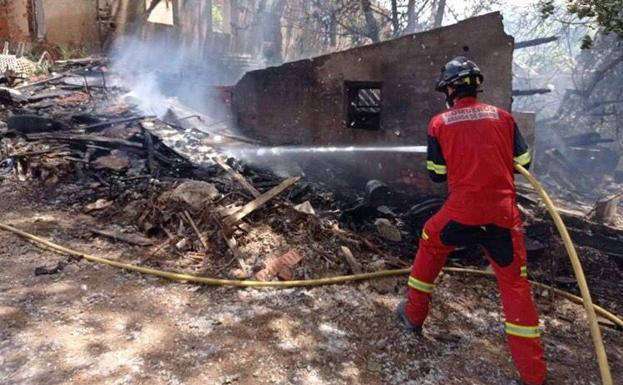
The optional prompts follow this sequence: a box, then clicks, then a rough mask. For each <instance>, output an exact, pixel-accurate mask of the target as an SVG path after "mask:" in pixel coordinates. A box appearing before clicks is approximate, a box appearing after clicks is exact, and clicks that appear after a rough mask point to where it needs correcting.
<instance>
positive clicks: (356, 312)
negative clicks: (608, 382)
mask: <svg viewBox="0 0 623 385" xmlns="http://www.w3.org/2000/svg"><path fill="white" fill-rule="evenodd" d="M27 186H28V184H20V183H19V182H15V181H8V180H7V181H4V182H0V197H1V198H0V222H2V223H7V224H11V225H14V226H16V227H18V228H20V229H24V230H26V231H29V232H32V233H34V234H37V235H40V236H43V237H46V238H50V239H52V240H53V241H55V242H57V243H61V244H64V245H66V246H69V247H71V248H74V249H78V250H82V251H86V252H90V253H93V254H97V255H101V256H105V257H108V258H112V259H121V260H125V261H131V262H133V261H138V260H140V258H141V253H142V250H141V248H140V247H130V246H127V245H125V244H122V243H114V242H112V241H108V240H106V239H103V238H93V237H84V236H83V235H82V234H81V233H80V232H79V231H76V229H79V228H81V227H83V226H86V225H88V224H92V223H94V222H95V221H105V220H106V219H105V218H99V219H95V218H92V217H89V216H86V215H84V214H79V213H76V212H74V211H72V209H71V208H67V207H63V205H56V204H54V199H52V200H51V201H50V200H48V203H42V202H43V201H42V200H40V199H38V196H37V191H34V192H33V191H31V190H29V187H27ZM47 193H48V194H49V191H48V192H47ZM58 262H68V264H67V265H66V266H65V267H64V269H63V270H62V271H61V272H59V273H57V274H52V275H39V276H35V274H34V270H35V268H37V267H40V266H54V265H56V264H57V263H58ZM404 281H405V279H403V278H396V279H386V280H384V281H379V282H368V283H362V284H350V285H340V286H330V287H320V288H313V289H286V290H272V289H271V290H255V289H245V290H240V289H232V288H223V287H201V286H196V285H190V284H185V283H174V282H169V281H166V280H163V279H159V278H153V277H146V276H141V275H138V274H136V273H128V272H125V271H122V270H117V269H113V268H110V267H106V266H99V265H96V264H93V263H89V262H86V261H79V260H75V259H69V258H68V257H67V256H63V255H59V254H56V253H53V252H50V251H46V250H42V249H40V248H38V247H36V246H34V245H33V244H31V243H29V242H27V241H25V240H22V239H20V238H18V237H16V236H15V235H12V234H9V233H6V232H0V325H1V328H0V383H1V384H45V385H52V384H241V385H243V384H244V385H246V384H306V385H307V384H309V385H316V384H317V385H320V384H370V385H372V384H409V385H425V384H429V385H436V384H444V385H455V384H456V385H459V384H461V385H466V384H473V385H485V384H497V385H516V384H518V382H517V376H516V373H515V370H514V368H513V365H512V363H511V361H510V357H509V353H508V350H507V348H506V344H505V338H504V334H503V331H502V326H501V325H502V322H503V316H502V314H501V312H500V306H499V299H498V297H497V290H496V288H495V284H494V282H492V281H490V280H488V279H486V278H476V277H470V276H460V275H455V276H450V275H444V276H442V277H441V278H440V281H439V283H438V285H437V287H436V289H435V300H434V305H433V310H432V313H431V316H430V318H429V320H428V321H427V324H426V328H425V332H424V337H422V338H419V339H418V338H415V337H413V336H412V335H410V334H408V333H406V332H404V331H402V330H401V329H400V328H399V327H398V325H397V322H396V320H395V316H394V308H395V307H396V305H397V303H398V302H399V301H400V300H401V298H402V297H403V295H404V289H405V285H404V283H405V282H404ZM536 298H537V303H538V306H539V310H540V313H541V315H542V326H543V329H544V343H545V346H546V352H547V357H548V361H549V379H550V380H549V382H548V384H549V385H571V384H577V385H587V384H599V383H600V381H599V375H598V369H597V364H596V360H595V356H594V352H593V349H592V344H591V339H590V336H589V332H588V328H587V326H586V322H585V318H584V317H583V315H582V308H581V307H580V306H577V305H574V304H571V303H570V302H568V301H566V300H563V299H552V298H551V296H544V295H543V293H536ZM602 330H603V335H604V340H605V343H606V347H607V351H608V355H609V359H610V364H611V368H612V372H613V377H614V379H615V384H623V380H622V378H623V332H622V331H621V330H615V329H613V328H610V327H604V328H603V329H602Z"/></svg>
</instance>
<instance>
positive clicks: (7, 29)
mask: <svg viewBox="0 0 623 385" xmlns="http://www.w3.org/2000/svg"><path fill="white" fill-rule="evenodd" d="M29 2H30V0H0V39H1V40H3V41H10V42H21V41H24V42H25V41H28V40H30V27H29V24H28V20H29V18H28V15H29V10H28V8H29V7H28V5H29Z"/></svg>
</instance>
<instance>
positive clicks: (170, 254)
mask: <svg viewBox="0 0 623 385" xmlns="http://www.w3.org/2000/svg"><path fill="white" fill-rule="evenodd" d="M75 65H78V64H65V69H64V70H65V71H70V72H76V71H77V72H80V71H81V70H80V69H77V68H75V67H74V66H75ZM84 65H85V64H79V66H80V68H82V66H84ZM87 65H88V66H94V68H101V67H102V66H103V65H104V64H103V63H102V62H101V61H95V62H89V64H87ZM106 76H107V82H106V86H104V82H103V81H102V82H101V83H99V85H97V84H98V83H97V82H95V81H94V79H89V81H88V83H89V85H88V86H86V85H84V84H82V85H81V86H78V85H77V80H76V81H75V82H74V80H71V82H74V83H76V84H74V85H69V84H67V83H66V82H65V79H67V78H71V76H69V75H64V74H63V73H57V74H56V75H52V76H51V77H50V79H48V81H45V79H38V80H37V81H34V82H32V83H31V84H30V86H28V87H27V88H20V93H22V94H23V95H25V97H26V98H27V99H26V100H23V101H20V102H16V101H11V104H10V105H6V108H5V109H4V110H1V111H0V120H1V121H4V122H10V124H7V125H6V129H5V130H4V131H3V132H4V133H3V136H2V147H1V148H0V155H1V159H0V161H1V163H0V167H1V168H0V178H1V179H0V181H1V180H5V181H7V182H16V181H17V180H19V181H33V182H35V181H37V182H38V181H42V182H45V186H43V187H41V188H43V190H42V191H43V192H42V193H41V194H42V195H41V199H42V200H44V201H46V202H48V203H49V204H54V205H55V207H59V208H60V209H61V210H63V211H64V212H67V213H69V214H68V215H84V214H88V215H86V216H88V217H89V218H92V219H93V220H95V221H96V223H95V224H93V223H91V224H88V225H86V224H85V225H83V226H81V227H80V228H75V229H69V230H71V231H72V232H74V233H75V234H76V236H77V237H79V238H80V239H81V240H82V241H83V242H85V244H86V245H94V247H95V246H96V247H99V245H101V244H108V243H110V244H112V245H113V246H114V249H115V250H124V248H130V249H129V250H131V251H128V249H125V252H124V253H121V252H119V253H118V254H115V257H117V258H120V259H123V260H126V259H130V260H132V262H133V263H136V264H139V265H143V266H149V267H154V268H158V269H162V270H171V271H179V272H185V273H191V274H198V275H204V276H211V277H220V278H230V279H245V280H247V279H257V280H299V279H313V278H321V277H327V276H334V275H345V274H353V273H355V274H357V273H365V272H372V271H380V270H384V269H392V268H404V267H407V266H409V264H410V263H411V260H412V257H413V255H414V253H415V251H416V248H417V244H418V239H419V234H420V232H421V230H422V227H423V225H424V223H425V221H426V220H427V219H428V218H429V217H430V216H431V215H432V214H433V213H434V212H436V211H437V210H438V209H439V207H440V206H441V204H442V203H443V199H442V198H440V197H432V196H422V195H415V194H405V193H403V192H400V191H393V190H390V189H389V187H388V186H386V185H385V184H383V183H382V182H380V181H374V182H373V183H369V184H368V186H367V191H357V190H349V189H346V188H344V189H340V190H339V191H338V190H335V189H331V188H328V187H325V186H324V185H323V184H322V183H320V182H318V181H314V180H311V179H309V178H307V177H305V176H303V177H301V176H294V177H284V176H278V175H275V174H274V173H273V172H271V171H269V170H265V169H260V168H257V167H253V166H250V165H248V164H245V163H244V162H241V161H240V160H237V159H232V158H228V157H227V156H225V155H223V154H221V153H220V151H219V147H218V145H217V144H216V143H215V142H216V140H215V137H216V136H217V135H220V131H219V133H216V134H215V133H210V132H207V133H206V132H202V131H198V130H195V129H193V125H192V124H189V123H188V122H186V127H185V128H180V127H179V126H178V125H177V124H176V123H175V122H173V121H171V122H168V123H167V122H164V121H162V120H161V119H159V118H157V117H152V116H145V113H144V112H143V111H140V110H139V109H138V108H137V107H136V106H133V105H132V104H131V103H128V102H127V101H120V97H121V95H123V94H124V90H123V88H122V87H121V86H120V85H115V84H116V83H115V82H114V81H113V74H110V73H108V75H106ZM91 81H93V82H92V83H91ZM94 84H96V85H97V86H95V85H94ZM62 87H69V88H67V89H64V91H68V92H70V93H71V94H66V93H58V94H55V93H54V92H55V91H54V90H50V89H51V88H52V89H53V88H62ZM72 87H73V88H72ZM86 88H88V92H87V89H86ZM48 91H52V92H48ZM39 94H43V95H45V96H46V97H45V98H44V99H41V98H39V97H38V95H39ZM35 123H38V124H35ZM0 126H2V125H0ZM230 136H231V137H235V135H230ZM230 140H234V139H230ZM11 179H14V180H16V181H11ZM16 183H17V182H16ZM570 183H575V181H571V182H570ZM34 184H35V183H32V185H34ZM23 185H24V186H28V185H29V184H27V183H23ZM46 188H47V189H51V190H52V191H53V194H50V193H49V192H48V191H49V190H46ZM519 191H520V195H519V199H518V200H519V203H520V205H521V209H522V213H523V215H524V217H525V222H526V223H525V229H526V235H527V242H528V245H529V260H528V263H529V272H530V275H531V278H534V279H536V280H538V281H542V282H544V283H548V284H553V285H554V286H556V287H560V288H563V289H566V290H570V291H577V288H576V286H575V281H574V279H573V272H572V271H571V268H570V266H569V264H568V262H567V257H566V255H565V254H564V252H563V251H562V250H563V249H562V247H561V245H560V241H559V240H558V237H557V236H556V235H555V234H554V233H553V231H552V229H553V226H552V224H551V221H550V219H549V218H548V217H547V216H546V214H545V212H544V210H543V209H542V207H541V206H540V203H539V201H538V199H537V198H536V196H535V194H534V193H532V192H530V191H529V190H527V189H524V188H522V186H521V185H520V186H519ZM572 194H576V192H573V193H572ZM590 207H591V206H590V205H588V206H587V209H586V210H584V211H582V210H580V211H578V210H575V211H574V210H571V209H567V210H563V217H564V219H565V222H566V223H567V224H568V225H569V231H570V233H571V235H572V237H573V239H574V241H575V242H576V243H577V244H578V246H579V248H580V254H581V255H582V257H583V263H584V264H585V270H586V271H587V273H588V277H589V279H590V281H591V291H592V293H593V294H594V297H595V302H596V303H599V304H600V305H602V306H605V307H607V308H609V309H611V310H613V311H614V312H615V313H621V311H622V310H623V302H621V299H620V295H619V293H620V290H621V287H620V283H619V282H620V276H621V269H622V266H623V253H621V248H620V245H621V244H623V230H622V229H621V228H619V227H617V226H616V225H611V224H607V223H606V222H607V221H606V220H605V219H603V218H600V217H599V216H595V217H592V219H591V218H589V216H587V214H586V213H587V212H588V211H589V210H590ZM575 208H576V209H577V207H575ZM595 211H596V212H597V210H595ZM606 211H607V210H606ZM612 215H613V216H614V217H617V216H618V214H612ZM85 247H87V246H85ZM88 247H90V246H88ZM449 261H450V262H449V263H450V264H452V265H455V266H473V267H479V268H483V267H485V266H486V260H485V258H484V257H483V255H482V252H481V251H480V250H479V249H463V250H458V251H457V252H455V253H454V254H452V255H451V256H450V258H449ZM44 267H45V268H46V269H47V270H45V271H51V272H52V273H51V274H54V275H55V277H61V276H64V275H65V274H69V273H68V272H66V271H65V270H58V271H57V270H56V269H55V267H56V265H54V264H52V265H50V266H44ZM66 270H67V271H70V270H71V271H74V270H76V268H75V266H74V264H72V263H70V264H69V265H67V268H66ZM79 270H80V269H79ZM79 270H78V271H79ZM43 271H44V270H41V272H43ZM29 274H31V275H32V270H30V271H29ZM120 274H121V273H120ZM42 277H43V276H42ZM40 279H43V278H40ZM115 279H118V280H120V281H124V280H127V281H137V282H144V281H147V280H148V278H143V277H137V276H135V275H127V274H126V275H120V276H119V277H117V278H115ZM440 280H441V287H442V288H443V287H444V285H445V286H449V285H454V286H456V287H454V290H455V292H459V291H460V290H461V288H462V287H469V288H470V289H469V290H470V292H473V296H476V297H477V298H478V299H479V300H482V299H483V298H485V302H486V306H487V308H491V309H494V308H495V305H496V303H495V298H493V297H494V295H493V294H491V293H492V292H494V291H491V290H485V289H484V288H482V287H479V286H474V285H471V284H469V285H467V284H463V283H460V282H457V281H453V280H451V279H449V278H447V277H445V276H444V277H442V278H441V279H440ZM124 282H125V281H124ZM89 284H90V282H89ZM193 289H194V290H197V289H196V288H193ZM401 290H404V282H403V281H402V280H399V279H383V280H379V281H374V282H371V283H370V284H364V285H362V286H361V289H359V288H358V289H357V290H352V292H353V293H355V292H356V293H359V294H356V295H355V294H352V293H351V291H350V289H348V290H347V291H346V293H351V294H348V296H347V298H343V299H340V298H341V297H339V295H342V294H339V293H338V294H339V295H338V294H336V291H335V290H329V291H327V292H330V293H331V295H330V296H324V297H323V300H325V301H326V300H327V298H329V299H330V300H331V301H335V303H334V304H333V305H334V307H333V309H339V308H340V307H341V306H343V305H342V302H343V303H346V304H348V306H349V309H352V311H353V312H361V316H362V317H363V316H365V315H367V314H369V312H370V311H371V310H372V311H373V312H376V313H378V314H384V315H385V316H383V317H384V318H382V319H383V321H382V322H379V324H378V325H376V326H370V333H372V332H378V330H379V329H380V328H381V327H382V325H386V324H387V322H389V321H388V318H387V314H389V313H390V310H389V308H392V307H393V306H394V305H395V304H391V305H387V303H386V302H387V301H386V298H387V297H392V298H393V297H396V298H395V299H396V301H397V300H398V296H400V295H402V294H401ZM364 291H365V293H367V294H366V295H380V296H383V298H384V299H380V300H379V304H383V305H382V306H381V305H379V304H376V305H370V304H366V301H364V300H362V299H361V298H360V297H357V295H361V294H360V293H361V292H364ZM317 292H319V291H309V293H317ZM341 292H342V291H340V293H341ZM297 293H299V294H300V296H301V298H302V299H299V297H297V296H298V295H299V294H287V293H285V294H279V295H280V296H281V297H278V298H279V302H280V305H279V309H284V308H287V307H288V306H289V305H290V304H291V303H292V301H295V302H296V301H299V300H300V301H308V302H305V303H309V304H310V305H309V306H310V311H311V312H316V310H317V307H316V306H317V305H316V300H315V299H310V298H311V297H308V294H306V293H308V292H307V291H301V292H297ZM241 295H247V296H248V295H255V294H241ZM266 295H267V296H268V294H266ZM310 295H311V294H310ZM441 295H446V296H449V295H450V294H441ZM546 295H547V297H546ZM553 297H554V296H553V295H552V294H551V293H546V294H545V295H541V296H540V301H542V302H548V303H553V302H552V301H554V298H553ZM85 298H86V299H85V304H86V305H90V302H89V301H91V299H89V298H91V297H85ZM93 298H94V299H93V301H95V299H96V297H93ZM219 298H220V297H219ZM262 298H263V301H267V300H270V299H266V298H269V297H262ZM98 300H99V299H98ZM340 301H342V302H340ZM461 301H462V300H461ZM461 301H456V304H454V302H452V305H451V306H457V307H460V308H461V309H462V310H461V311H460V312H458V313H456V314H453V315H452V317H455V319H456V318H457V317H458V318H460V319H462V320H463V321H466V322H471V323H472V324H473V325H472V324H469V323H468V325H469V326H470V327H472V326H473V327H474V328H473V329H470V330H471V331H470V332H469V333H471V334H469V336H470V337H469V338H479V337H480V336H481V335H482V334H483V333H485V332H486V333H489V332H490V330H489V329H490V328H491V325H493V324H495V323H496V322H497V321H498V318H499V315H497V313H496V315H495V316H491V315H489V314H488V313H486V312H481V313H478V312H476V311H475V310H474V309H475V308H476V307H475V306H474V304H473V303H471V302H469V303H464V302H461ZM448 303H450V302H448ZM449 306H450V305H449ZM483 306H484V305H483ZM478 308H480V305H479V307H478ZM454 310H456V309H454ZM447 311H448V309H446V308H444V309H442V310H438V309H437V310H434V312H438V313H434V314H433V315H432V316H433V319H434V320H436V321H435V323H434V324H433V326H432V329H431V331H430V333H432V335H435V338H436V339H438V340H439V341H441V342H442V343H443V344H444V346H449V347H448V349H452V347H453V346H456V345H457V344H462V343H464V342H465V341H463V340H461V339H460V338H458V337H455V336H454V334H452V335H451V336H450V337H447V338H446V337H444V336H445V334H446V330H445V329H443V325H445V324H446V323H447V322H445V321H446V320H447V319H448V317H449V316H448V315H447V314H445V312H447ZM556 311H558V312H562V310H560V309H557V310H556ZM470 312H471V313H470ZM326 313H327V315H326V316H327V317H333V316H332V315H330V314H329V313H331V312H329V311H327V312H326ZM376 313H375V314H376ZM442 313H443V314H442ZM357 314H359V313H357ZM348 317H350V315H349V316H348ZM351 318H352V317H351ZM349 322H350V321H349ZM548 322H554V321H548ZM561 322H562V321H561ZM210 327H213V326H210ZM357 329H359V327H357ZM357 334H358V333H357ZM461 335H464V334H461ZM385 339H386V340H385V341H381V340H379V341H377V340H375V341H377V342H378V343H379V344H381V345H382V346H383V347H386V346H393V345H392V344H393V343H392V342H388V341H387V337H385ZM381 345H379V346H381ZM330 349H335V347H334V346H331V347H330ZM379 349H380V348H379ZM377 353H378V352H374V351H371V352H370V354H377ZM370 357H373V358H372V359H370V360H364V361H363V366H362V369H363V370H364V371H366V372H368V375H374V376H380V377H379V378H389V379H392V381H393V380H394V379H397V378H400V379H405V378H408V376H409V374H407V372H405V371H401V370H394V369H395V368H394V367H393V366H391V365H388V366H387V367H386V366H385V365H382V367H379V366H378V365H377V362H376V361H378V359H377V358H376V357H377V356H376V355H374V356H373V355H371V356H370ZM379 357H380V356H379ZM401 357H402V356H401ZM400 359H402V358H400ZM431 360H432V359H431ZM435 362H437V361H435ZM368 364H369V365H368ZM429 364H430V365H431V366H432V365H435V364H433V361H431V362H430V363H429ZM390 366H391V367H390ZM405 370H407V369H405ZM418 370H420V369H419V368H411V369H408V370H407V371H408V372H409V373H411V372H417V371H418ZM424 372H426V373H430V368H429V369H426V370H424ZM433 377H434V376H433ZM511 377H512V376H511ZM400 381H402V380H400ZM372 383H378V381H377V382H372Z"/></svg>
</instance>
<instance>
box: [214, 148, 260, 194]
mask: <svg viewBox="0 0 623 385" xmlns="http://www.w3.org/2000/svg"><path fill="white" fill-rule="evenodd" d="M213 159H214V161H215V162H216V164H218V165H219V166H220V167H221V168H222V169H223V170H225V172H226V173H227V174H229V176H231V177H232V178H234V179H235V180H236V181H238V183H240V185H242V187H244V189H245V190H247V191H248V192H249V193H251V195H253V197H254V198H257V197H259V196H260V195H262V193H260V192H259V191H257V189H256V188H255V187H253V185H252V184H251V183H250V182H249V181H248V180H247V179H246V178H245V177H243V176H242V175H240V173H239V172H238V171H236V170H234V169H233V168H231V167H230V166H229V165H228V164H227V163H226V162H225V161H224V160H223V159H221V158H220V157H218V156H216V157H214V158H213Z"/></svg>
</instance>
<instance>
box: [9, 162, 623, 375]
mask: <svg viewBox="0 0 623 385" xmlns="http://www.w3.org/2000/svg"><path fill="white" fill-rule="evenodd" d="M515 168H516V169H517V170H518V171H519V172H520V173H521V174H522V175H523V176H524V177H526V179H527V180H528V181H529V182H530V184H532V186H533V187H534V188H535V190H536V191H537V193H538V194H539V196H540V197H541V199H542V200H543V203H544V204H545V206H546V207H547V210H548V211H549V213H550V215H551V216H552V219H553V220H554V224H555V225H556V227H557V229H558V231H559V232H560V235H561V237H562V240H563V242H564V244H565V249H566V250H567V254H568V255H569V258H570V260H571V264H572V266H573V271H574V273H575V276H576V280H577V282H578V286H579V288H580V293H581V295H582V297H581V298H580V297H578V296H575V295H573V294H571V293H567V292H565V291H562V290H560V289H556V288H554V287H551V286H548V285H545V284H542V283H538V282H532V281H531V284H532V285H534V286H535V287H539V288H543V289H547V290H550V291H552V292H554V293H556V294H559V295H561V296H562V297H564V298H566V299H568V300H571V301H573V302H575V303H578V304H580V303H581V304H583V305H584V308H585V311H586V315H587V319H588V322H589V328H590V332H591V336H592V339H593V344H594V345H595V352H596V354H597V361H598V363H599V370H600V374H601V379H602V384H603V385H612V376H611V374H610V368H609V366H608V359H607V356H606V350H605V347H604V344H603V341H602V338H601V332H600V330H599V324H598V322H597V315H596V313H599V315H600V316H602V317H604V318H606V319H608V320H610V321H611V322H613V323H614V324H616V325H617V326H619V327H621V328H623V320H622V319H621V318H620V317H618V316H616V315H614V314H612V313H610V312H609V311H607V310H606V309H604V308H602V307H600V306H597V305H595V304H593V302H592V299H591V296H590V292H589V290H588V284H587V283H586V277H585V276H584V272H583V270H582V265H581V263H580V259H579V258H578V255H577V253H576V251H575V247H574V246H573V242H572V241H571V237H570V236H569V232H568V231H567V228H566V227H565V225H564V223H563V221H562V219H561V218H560V215H559V214H558V212H557V210H556V207H555V206H554V203H553V202H552V200H551V198H550V197H549V195H548V194H547V193H546V192H545V190H544V189H543V187H541V184H540V183H539V182H538V181H537V180H536V179H535V178H534V177H533V176H532V174H530V173H529V172H528V171H527V170H526V169H525V168H524V167H522V166H520V165H517V164H516V165H515ZM0 229H2V230H5V231H8V232H11V233H14V234H17V235H19V236H21V237H23V238H26V239H28V240H31V241H33V242H35V243H38V244H39V245H43V246H46V247H48V248H50V249H52V250H54V251H55V252H58V253H62V254H66V255H72V256H75V257H79V258H84V259H86V260H88V261H91V262H96V263H101V264H105V265H108V266H112V267H116V268H119V269H124V270H128V271H134V272H138V273H141V274H147V275H153V276H157V277H162V278H166V279H170V280H173V281H185V282H192V283H198V284H204V285H213V286H234V287H274V288H288V287H303V286H322V285H335V284H342V283H347V282H355V281H364V280H371V279H377V278H386V277H393V276H399V275H405V274H409V272H410V269H408V268H407V269H395V270H384V271H377V272H371V273H362V274H353V275H341V276H335V277H326V278H319V279H309V280H295V281H251V280H230V279H221V278H211V277H203V276H196V275H191V274H183V273H177V272H170V271H163V270H158V269H153V268H149V267H143V266H138V265H134V264H130V263H124V262H119V261H114V260H110V259H107V258H103V257H99V256H96V255H90V254H86V253H82V252H79V251H75V250H72V249H69V248H67V247H64V246H61V245H58V244H55V243H53V242H51V241H48V240H46V239H43V238H40V237H38V236H36V235H33V234H30V233H27V232H25V231H22V230H19V229H17V228H15V227H12V226H9V225H6V224H2V223H0ZM443 270H444V272H448V273H467V274H477V275H485V276H495V274H494V273H493V272H489V271H483V270H476V269H467V268H458V267H446V268H444V269H443Z"/></svg>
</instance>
